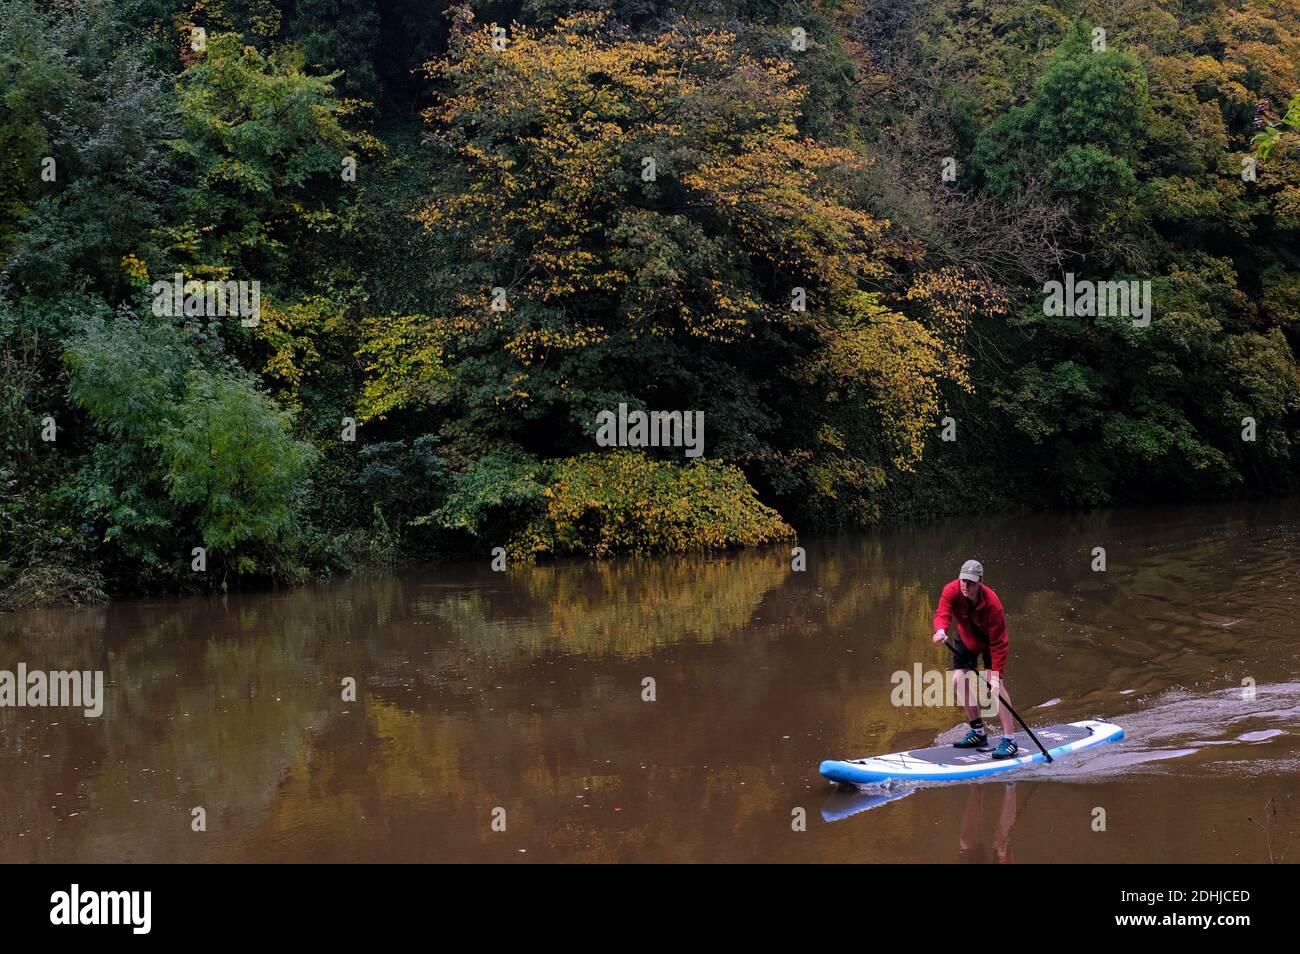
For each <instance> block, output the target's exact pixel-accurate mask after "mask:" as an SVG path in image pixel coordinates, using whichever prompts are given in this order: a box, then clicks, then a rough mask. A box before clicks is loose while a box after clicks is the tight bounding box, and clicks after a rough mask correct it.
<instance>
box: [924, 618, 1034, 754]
mask: <svg viewBox="0 0 1300 954" xmlns="http://www.w3.org/2000/svg"><path fill="white" fill-rule="evenodd" d="M943 644H944V645H945V646H947V647H948V651H949V652H951V653H952V654H953V656H955V657H956V659H957V661H958V662H961V655H960V654H959V653H958V652H957V650H956V648H955V647H954V646H953V644H952V643H950V642H948V638H947V637H946V636H945V637H944V640H943ZM971 671H972V672H974V673H975V675H977V676H979V677H980V679H981V680H982V681H983V682H984V685H986V686H988V687H989V689H992V688H993V686H992V685H990V684H989V681H988V680H987V679H985V678H984V675H983V674H982V673H981V672H980V671H979V670H978V669H973V670H971ZM998 701H999V702H1001V703H1002V704H1003V705H1004V706H1006V707H1007V711H1008V712H1010V713H1011V714H1012V715H1013V716H1015V717H1016V721H1017V722H1019V723H1020V728H1022V729H1024V730H1025V731H1026V732H1028V733H1029V737H1030V738H1031V739H1033V740H1034V745H1036V746H1038V750H1039V751H1040V752H1042V753H1043V757H1044V758H1046V759H1047V761H1049V762H1051V761H1052V756H1051V755H1050V754H1048V751H1047V749H1045V748H1043V743H1041V742H1039V741H1038V736H1036V735H1034V730H1033V729H1031V728H1029V726H1027V725H1025V720H1024V719H1022V718H1020V713H1018V712H1017V711H1016V710H1015V709H1013V708H1011V703H1009V702H1007V700H1006V699H1003V698H1002V693H1000V692H999V693H998Z"/></svg>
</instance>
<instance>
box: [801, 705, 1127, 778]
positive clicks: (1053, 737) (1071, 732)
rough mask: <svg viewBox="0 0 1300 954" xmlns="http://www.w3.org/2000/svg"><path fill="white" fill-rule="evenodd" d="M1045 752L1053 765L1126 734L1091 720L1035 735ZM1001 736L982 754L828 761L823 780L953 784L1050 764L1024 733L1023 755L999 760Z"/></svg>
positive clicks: (993, 736) (948, 751) (948, 748)
mask: <svg viewBox="0 0 1300 954" xmlns="http://www.w3.org/2000/svg"><path fill="white" fill-rule="evenodd" d="M1034 734H1035V735H1037V736H1038V739H1039V741H1040V742H1042V743H1043V747H1044V748H1045V749H1047V751H1048V752H1050V753H1051V754H1052V758H1053V759H1058V758H1060V757H1061V756H1063V755H1069V754H1070V753H1072V752H1078V751H1080V750H1081V749H1087V748H1091V747H1092V746H1094V745H1100V744H1101V743H1103V742H1114V741H1116V740H1118V739H1122V738H1124V730H1123V729H1121V728H1120V727H1119V726H1117V725H1112V724H1111V723H1109V722H1098V721H1096V720H1094V719H1086V720H1084V721H1083V722H1069V723H1064V724H1061V725H1049V726H1047V727H1046V728H1043V729H1035V730H1034ZM999 738H1000V736H999V735H998V734H997V733H990V734H989V744H988V745H987V746H985V747H983V750H981V749H959V748H957V747H956V746H955V745H936V746H934V747H933V748H928V749H913V750H912V751H910V752H891V753H890V754H889V755H875V756H872V757H871V758H865V759H849V760H839V759H828V760H827V761H825V762H823V763H822V764H821V769H820V771H821V774H822V775H823V776H825V777H826V778H828V779H830V780H831V781H832V782H840V783H843V784H846V785H867V784H869V783H871V782H883V781H886V780H887V779H891V778H900V779H910V780H913V781H930V782H951V781H958V780H961V779H971V778H981V777H983V776H986V775H996V774H997V773H999V772H1008V771H1011V770H1012V769H1018V768H1023V767H1024V766H1026V765H1032V764H1033V763H1035V762H1044V761H1046V759H1044V758H1043V753H1042V752H1040V751H1039V749H1038V746H1036V745H1034V743H1033V740H1032V739H1030V738H1029V736H1028V735H1027V734H1026V733H1024V732H1017V733H1016V734H1015V735H1014V736H1012V738H1014V739H1015V740H1016V744H1017V745H1019V746H1020V751H1019V752H1017V753H1016V754H1015V755H1014V756H1012V757H1011V758H1009V759H995V758H993V756H992V752H993V749H994V748H995V747H996V746H997V741H998V739H999Z"/></svg>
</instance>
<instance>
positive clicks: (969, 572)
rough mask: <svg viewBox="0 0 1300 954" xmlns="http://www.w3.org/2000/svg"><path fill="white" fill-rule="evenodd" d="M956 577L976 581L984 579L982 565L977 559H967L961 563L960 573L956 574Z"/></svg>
mask: <svg viewBox="0 0 1300 954" xmlns="http://www.w3.org/2000/svg"><path fill="white" fill-rule="evenodd" d="M958 579H962V580H971V581H972V582H975V583H978V582H979V581H980V580H982V579H984V567H982V566H981V565H980V561H979V560H967V561H966V562H965V563H963V564H962V565H961V573H960V574H958Z"/></svg>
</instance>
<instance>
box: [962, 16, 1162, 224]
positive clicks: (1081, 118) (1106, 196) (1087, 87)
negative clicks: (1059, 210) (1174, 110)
mask: <svg viewBox="0 0 1300 954" xmlns="http://www.w3.org/2000/svg"><path fill="white" fill-rule="evenodd" d="M1146 108H1147V81H1146V75H1145V73H1144V72H1143V71H1142V68H1141V66H1140V65H1139V63H1138V62H1137V60H1136V59H1135V58H1134V57H1133V56H1132V55H1131V54H1129V53H1126V52H1123V51H1121V50H1118V49H1112V48H1108V49H1106V50H1104V51H1093V50H1092V49H1091V48H1090V46H1089V39H1088V33H1087V31H1086V30H1085V29H1084V27H1083V26H1082V24H1076V25H1075V27H1074V29H1073V30H1071V32H1070V33H1069V34H1068V35H1067V36H1066V39H1065V41H1064V42H1063V43H1062V44H1061V46H1060V48H1059V49H1058V50H1057V52H1056V55H1055V56H1054V57H1053V58H1052V60H1051V62H1050V63H1049V64H1048V66H1047V69H1046V70H1045V71H1044V72H1043V74H1042V76H1041V77H1040V78H1039V79H1038V82H1037V84H1036V85H1035V88H1034V95H1033V98H1032V99H1031V100H1030V101H1029V102H1028V103H1026V104H1025V105H1024V106H1019V107H1016V108H1014V109H1012V110H1010V111H1008V112H1007V113H1006V114H1004V115H1003V116H1001V117H999V118H998V119H997V120H995V121H994V122H993V123H991V124H990V125H989V127H988V128H987V129H986V130H985V131H984V133H983V134H982V135H981V136H980V138H979V140H978V142H977V143H976V146H975V152H974V154H973V155H972V157H971V160H972V163H973V165H974V166H975V169H976V170H977V171H978V172H979V173H980V174H981V175H982V176H983V178H984V183H985V186H986V188H987V189H989V191H991V192H993V193H994V194H996V195H998V196H1000V197H1002V198H1010V197H1012V196H1014V195H1015V194H1016V193H1017V192H1018V191H1020V189H1021V188H1022V187H1023V184H1024V183H1025V182H1026V181H1027V180H1028V179H1029V178H1030V177H1032V176H1035V175H1038V174H1043V175H1045V176H1046V178H1047V182H1048V184H1049V186H1050V188H1051V189H1052V190H1054V191H1055V192H1057V193H1059V194H1061V195H1064V196H1066V197H1068V198H1069V199H1070V200H1071V201H1072V202H1073V203H1074V204H1075V205H1076V206H1077V207H1079V208H1081V209H1083V210H1092V209H1095V208H1097V207H1098V206H1099V205H1105V204H1108V203H1113V202H1115V201H1116V200H1117V199H1122V198H1123V197H1125V196H1127V195H1130V194H1131V193H1132V192H1133V190H1134V187H1135V185H1136V181H1137V180H1136V176H1135V173H1134V158H1135V156H1136V149H1135V140H1136V139H1137V136H1138V134H1139V132H1140V131H1141V129H1142V128H1143V120H1144V111H1145V110H1146Z"/></svg>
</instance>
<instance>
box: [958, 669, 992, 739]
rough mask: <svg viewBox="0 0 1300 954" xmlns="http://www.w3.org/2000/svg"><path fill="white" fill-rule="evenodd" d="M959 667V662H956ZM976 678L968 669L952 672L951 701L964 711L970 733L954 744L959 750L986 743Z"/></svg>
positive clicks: (986, 737)
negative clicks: (975, 683) (975, 684)
mask: <svg viewBox="0 0 1300 954" xmlns="http://www.w3.org/2000/svg"><path fill="white" fill-rule="evenodd" d="M957 666H958V667H960V666H961V661H960V660H959V661H958V662H957ZM976 678H978V677H977V676H976V675H975V673H974V672H973V671H972V670H970V669H962V668H957V669H954V670H953V671H952V688H953V699H954V700H955V701H956V702H957V704H958V705H960V706H961V707H962V708H963V709H965V710H966V718H967V720H968V721H969V722H970V728H971V731H970V732H968V733H966V736H965V738H963V739H961V740H960V741H958V742H956V743H955V744H956V746H957V748H959V749H962V748H974V747H977V746H983V745H984V744H986V743H987V742H988V736H987V735H986V734H985V732H984V720H983V719H981V718H980V707H979V693H977V692H975V686H974V680H975V679H976Z"/></svg>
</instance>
